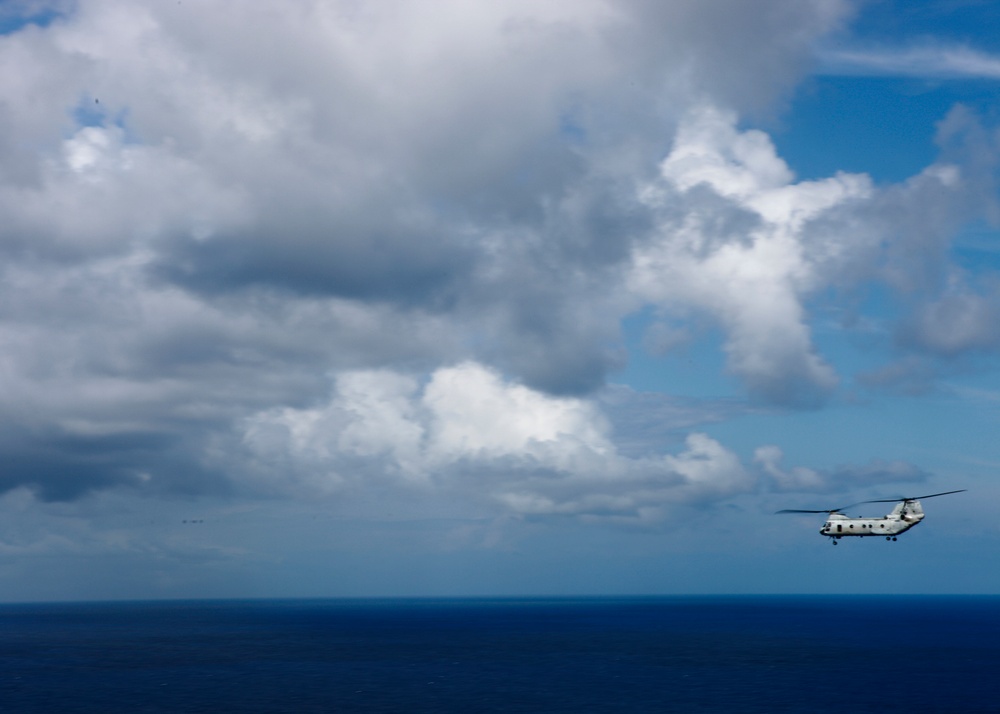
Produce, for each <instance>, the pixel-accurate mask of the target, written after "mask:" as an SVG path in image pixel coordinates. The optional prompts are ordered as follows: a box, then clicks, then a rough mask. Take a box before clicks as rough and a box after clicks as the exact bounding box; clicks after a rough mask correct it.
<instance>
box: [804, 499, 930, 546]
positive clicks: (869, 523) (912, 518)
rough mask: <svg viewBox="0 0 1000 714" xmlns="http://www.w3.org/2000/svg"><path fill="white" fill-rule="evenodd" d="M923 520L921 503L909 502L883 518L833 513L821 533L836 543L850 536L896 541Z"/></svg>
mask: <svg viewBox="0 0 1000 714" xmlns="http://www.w3.org/2000/svg"><path fill="white" fill-rule="evenodd" d="M922 520H924V509H923V508H921V506H920V501H907V502H906V503H900V504H899V505H898V506H896V508H894V509H893V510H892V513H889V514H887V515H884V516H882V517H881V518H851V517H850V516H845V515H844V514H843V513H831V514H830V515H829V516H828V517H827V520H826V523H824V524H823V527H822V528H820V529H819V532H820V535H825V536H827V537H829V538H833V539H834V542H836V541H837V540H839V539H840V538H844V537H849V536H856V537H860V538H864V537H865V536H883V537H885V538H886V539H887V540H895V536H898V535H899V534H900V533H905V532H906V531H908V530H910V529H911V528H913V526H915V525H917V524H918V523H920V521H922Z"/></svg>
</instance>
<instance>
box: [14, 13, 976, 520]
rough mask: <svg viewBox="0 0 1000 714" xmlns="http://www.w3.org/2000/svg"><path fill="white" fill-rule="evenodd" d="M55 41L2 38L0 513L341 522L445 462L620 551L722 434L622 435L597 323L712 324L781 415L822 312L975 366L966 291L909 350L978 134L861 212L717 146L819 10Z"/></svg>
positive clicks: (775, 161)
mask: <svg viewBox="0 0 1000 714" xmlns="http://www.w3.org/2000/svg"><path fill="white" fill-rule="evenodd" d="M24 7H25V8H27V9H26V10H25V12H26V13H29V14H32V13H34V14H32V16H35V15H36V14H37V12H36V9H35V8H34V6H31V7H29V6H28V5H25V6H24ZM50 7H52V8H56V9H57V10H58V12H57V13H56V14H54V15H52V16H51V17H50V18H49V19H48V20H47V21H46V22H44V23H40V24H39V25H32V24H25V25H20V26H16V29H15V30H13V31H10V32H8V33H7V34H5V35H2V36H0V68H5V69H0V94H2V95H3V96H4V97H5V98H7V101H5V102H4V103H3V106H2V107H0V208H2V210H3V212H4V216H5V221H4V225H3V226H0V254H2V256H3V258H4V260H3V261H2V267H0V277H2V280H0V344H2V346H3V350H2V352H0V376H2V380H0V390H2V397H3V399H2V403H3V404H4V405H6V406H4V407H2V408H0V419H2V425H3V427H4V433H5V434H6V436H5V437H3V438H2V439H0V452H2V454H0V455H2V456H3V457H4V460H5V463H8V464H11V466H9V467H8V468H7V469H6V470H5V471H4V473H3V474H2V480H0V489H7V490H10V489H16V488H18V487H19V486H28V487H30V488H32V489H34V491H35V492H36V493H37V494H38V495H39V496H40V497H41V498H43V499H49V500H67V499H78V498H81V497H82V496H83V495H84V494H88V493H92V492H93V491H95V490H100V489H115V488H130V489H134V490H136V491H138V492H141V493H155V494H174V495H176V494H234V493H243V492H247V491H253V492H274V493H292V492H296V493H297V492H298V491H296V489H297V488H299V487H301V490H302V492H309V493H312V492H314V491H316V490H318V491H323V492H327V491H330V492H335V493H340V492H342V491H343V490H344V489H347V490H351V489H354V490H358V489H362V488H364V485H363V484H359V482H358V481H357V479H355V478H354V476H352V474H363V475H367V476H371V477H372V480H373V482H377V483H397V482H401V483H404V484H410V486H412V485H413V484H419V483H422V482H428V481H429V482H432V483H433V482H434V477H433V474H434V473H435V469H434V468H433V465H434V464H435V463H438V464H443V465H444V466H443V467H442V468H443V471H444V472H445V475H446V476H447V478H449V479H451V480H450V481H449V483H451V484H459V483H467V482H469V481H460V480H459V479H457V474H458V472H459V471H460V470H461V469H463V468H468V470H469V471H470V473H473V474H481V475H482V479H483V480H482V482H480V483H479V485H478V486H477V488H482V489H483V492H484V493H488V494H492V496H491V498H492V499H493V500H492V501H491V503H499V502H500V500H502V499H500V497H501V496H502V495H503V494H507V496H506V497H507V498H508V507H510V508H514V506H513V505H511V504H513V503H514V502H515V501H516V502H517V503H521V504H534V505H522V506H521V507H519V508H521V511H519V512H527V511H532V512H538V513H540V512H546V511H551V512H553V513H554V512H565V513H580V514H584V513H587V514H591V515H593V514H596V513H598V512H600V511H602V509H603V511H602V512H606V513H608V514H614V515H615V516H616V517H618V516H623V515H628V517H638V515H637V514H639V512H640V510H641V509H646V508H652V509H654V510H655V509H656V508H659V507H660V506H658V505H657V504H661V505H662V503H666V502H669V501H671V499H679V500H682V501H683V500H687V501H692V500H697V499H698V498H705V499H709V498H716V497H723V496H722V495H723V494H729V493H737V492H740V489H743V488H747V487H748V485H747V484H748V481H747V480H746V479H745V477H744V476H745V475H744V474H743V473H742V472H741V470H740V469H741V468H742V467H739V466H738V460H735V461H734V458H735V457H733V455H732V453H731V452H729V451H728V450H727V449H726V448H725V447H724V446H722V445H721V444H719V443H717V442H714V441H712V440H710V439H708V437H703V436H698V435H699V434H700V428H701V424H703V423H705V422H703V421H699V419H701V418H702V417H703V416H704V417H705V419H706V420H707V421H711V419H712V418H718V417H717V416H705V414H707V413H709V412H711V414H715V415H718V414H720V413H729V412H727V411H726V410H727V409H737V410H738V409H744V408H746V407H745V405H740V406H733V405H731V404H729V405H720V404H711V405H708V406H704V405H694V406H690V405H689V406H688V407H686V408H685V409H686V410H687V411H686V412H685V416H683V417H682V416H678V420H679V422H678V423H679V424H683V427H681V426H678V427H677V428H676V429H673V428H671V429H667V431H668V432H669V433H667V434H665V435H664V434H663V428H662V427H648V426H641V425H636V421H635V420H631V421H630V420H628V419H624V418H622V417H621V411H620V410H619V412H618V413H617V419H618V421H617V424H619V425H626V426H625V427H619V431H618V432H616V431H615V428H614V427H613V426H611V425H609V422H608V421H607V420H608V419H610V418H611V417H609V416H607V414H613V412H614V410H613V409H610V408H609V409H608V411H607V414H605V413H604V411H603V409H604V407H606V406H607V405H606V403H605V404H603V405H602V403H601V402H600V398H602V397H600V396H597V395H605V397H606V395H607V392H606V391H602V390H605V387H606V383H607V381H608V379H609V375H611V374H613V373H614V371H615V370H617V369H620V368H621V367H622V366H623V365H624V364H626V362H627V359H628V355H627V353H626V351H625V348H624V346H623V339H622V334H621V330H622V319H623V318H624V317H625V316H627V315H630V314H633V313H635V312H637V311H641V310H643V309H646V308H650V307H651V308H652V309H653V311H654V312H655V314H656V315H657V318H658V319H661V328H654V329H653V330H652V331H651V332H650V340H649V342H650V344H652V345H653V348H654V349H658V350H660V351H663V350H667V349H670V348H671V347H673V346H675V345H677V344H678V343H680V342H683V341H684V340H693V339H695V338H696V337H697V334H696V333H697V332H698V328H699V327H700V326H701V325H703V324H712V325H715V326H718V327H719V328H720V329H721V330H722V331H723V332H724V335H725V350H726V354H727V360H728V367H729V369H730V371H731V372H732V373H733V374H735V375H736V376H737V377H738V378H739V379H740V380H741V381H742V383H743V384H744V385H745V386H746V388H747V390H748V391H749V392H750V393H751V395H752V396H754V397H755V398H756V399H757V400H758V402H764V403H770V404H778V405H781V406H792V407H801V406H806V407H814V406H817V405H820V404H822V403H823V402H824V400H825V399H828V398H829V397H830V395H831V393H833V392H834V391H835V389H836V387H837V385H838V383H839V379H840V377H841V375H838V374H837V373H836V371H835V369H834V367H833V365H832V364H831V362H830V361H829V359H827V358H826V357H825V356H824V355H822V354H820V351H819V350H818V348H817V347H816V345H815V340H814V337H813V328H812V324H811V315H810V305H811V303H810V301H812V300H814V299H817V296H819V295H821V294H822V293H823V291H824V290H828V289H830V288H831V287H833V286H837V287H845V288H846V289H848V290H850V289H852V288H853V287H855V286H857V285H858V284H859V283H860V282H861V281H864V280H868V279H871V278H872V276H877V277H878V278H879V279H881V280H883V281H884V282H886V283H887V284H890V285H891V286H892V287H893V289H894V290H898V291H900V292H905V291H907V290H911V291H913V294H921V295H930V296H931V297H930V298H928V299H927V300H925V301H923V302H919V304H918V303H917V302H914V306H913V308H912V310H911V311H910V313H908V314H911V315H912V319H911V321H910V323H907V324H912V325H916V326H918V327H917V328H913V331H912V334H913V335H923V337H919V338H918V337H914V338H913V340H912V343H913V344H917V343H919V344H920V345H923V348H924V349H928V347H933V348H934V349H938V350H940V351H946V349H952V350H957V351H961V350H965V349H973V348H975V346H976V345H979V346H980V348H982V346H983V345H991V344H992V342H991V341H990V340H989V339H987V340H986V341H985V342H984V341H983V338H982V334H981V332H982V330H983V329H985V327H984V325H985V324H986V323H988V316H989V315H990V314H991V313H990V309H991V308H987V305H986V303H987V302H989V301H990V300H992V297H991V295H992V294H991V293H990V292H989V291H988V290H980V291H979V292H976V291H972V292H970V291H968V290H965V291H963V290H962V289H957V290H958V292H956V294H957V295H966V296H969V295H977V296H979V298H978V299H981V300H982V301H984V302H983V305H982V309H981V310H980V311H979V312H980V313H981V314H982V315H983V316H985V317H983V319H982V320H979V321H975V324H973V325H971V326H970V327H969V329H968V330H967V331H966V332H965V333H955V334H953V335H951V336H950V337H947V336H945V335H943V333H942V334H939V335H938V337H937V340H938V341H937V342H935V341H934V339H931V337H929V336H928V335H930V334H931V333H934V330H935V329H936V328H934V325H936V324H938V323H940V322H941V320H943V319H944V318H943V317H935V316H937V315H939V314H940V315H944V314H945V313H947V309H946V308H945V307H940V308H937V312H935V309H934V308H933V307H932V306H933V305H935V304H937V303H935V302H934V300H935V299H937V298H940V297H941V296H940V294H939V293H935V292H934V290H935V289H938V288H939V287H940V285H938V288H935V287H934V285H935V284H934V283H933V281H934V279H935V276H936V278H937V279H940V274H941V272H942V271H941V268H940V266H941V264H942V262H947V261H942V260H941V255H942V253H943V252H946V251H947V246H948V241H949V240H950V236H951V235H953V232H954V231H953V229H954V227H955V225H958V224H957V223H956V220H957V219H955V218H954V216H956V215H958V214H960V213H961V211H960V210H959V208H960V207H968V206H969V205H970V204H969V203H964V204H962V203H961V202H959V201H958V200H957V199H956V198H955V197H956V196H959V195H966V196H968V195H970V191H971V189H973V188H975V189H976V191H973V192H972V193H974V194H975V196H976V201H977V203H975V208H976V210H978V211H979V212H980V213H981V212H982V204H983V203H984V202H986V201H987V198H986V196H987V194H988V193H989V191H988V190H987V188H983V187H984V186H987V177H988V176H989V175H990V169H989V166H987V165H982V164H976V163H975V161H976V159H975V158H974V157H975V156H977V155H978V154H976V152H975V151H973V148H974V146H978V145H979V144H981V143H982V142H985V141H986V140H987V139H988V132H985V134H983V132H980V133H976V129H975V126H980V128H982V125H981V123H979V124H977V123H976V122H975V121H973V120H972V119H970V118H969V117H964V118H963V116H959V115H957V114H956V115H954V116H952V117H951V118H950V119H949V120H948V121H947V122H946V125H945V126H944V127H943V129H942V150H943V152H944V153H945V154H948V156H949V159H948V161H947V162H945V161H942V162H941V164H940V165H937V166H935V167H931V169H929V170H928V171H927V172H925V173H924V174H921V175H920V176H918V177H914V179H913V180H911V181H910V182H908V183H907V184H905V185H902V186H898V187H889V188H886V189H879V188H876V187H874V186H873V185H872V183H871V182H870V181H869V180H868V179H867V177H864V176H859V175H851V174H837V175H835V176H833V177H830V178H827V179H823V180H818V181H797V180H796V179H795V177H794V176H793V174H792V172H791V170H790V169H789V167H788V166H787V165H786V164H785V162H784V161H783V160H782V159H781V157H780V156H778V154H777V152H776V151H775V148H774V146H773V144H772V142H771V141H770V139H769V137H768V136H767V135H766V134H764V133H762V132H760V131H756V130H747V129H745V128H742V127H741V124H740V119H739V117H740V116H742V115H744V114H745V113H746V112H751V111H756V110H760V109H761V108H764V107H767V106H770V105H771V104H772V103H773V101H774V100H775V99H776V98H779V97H781V96H783V95H784V94H785V93H787V92H789V91H790V90H791V89H792V88H793V87H794V85H795V82H796V81H798V79H799V78H801V76H802V75H803V73H804V72H805V71H807V70H808V67H809V62H810V57H811V54H812V47H813V45H814V44H815V42H816V40H817V38H819V37H821V36H823V35H824V34H826V33H829V32H831V31H833V30H835V29H837V28H838V27H840V26H841V24H842V23H843V21H844V20H845V18H846V17H847V16H848V15H849V13H850V7H849V4H848V3H845V2H839V1H836V0H812V1H810V2H801V1H800V0H796V1H794V2H793V1H792V0H787V1H780V2H772V3H767V4H766V5H765V6H762V7H751V6H750V5H748V4H747V3H745V2H742V1H738V0H728V1H726V2H721V3H712V4H705V3H701V2H693V1H692V2H672V3H669V4H666V5H664V4H662V3H647V2H641V1H639V0H634V1H630V0H622V1H621V2H610V1H608V2H605V1H598V0H594V1H592V2H586V3H579V2H573V3H569V2H559V1H553V2H547V3H535V2H520V1H512V2H507V3H492V4H490V5H489V6H485V5H470V4H468V3H465V2H458V1H455V2H445V3H440V2H433V3H431V2H419V1H413V2H399V3H388V4H380V5H377V6H365V7H362V6H359V5H357V4H356V3H353V2H333V3H327V2H311V1H308V0H294V1H292V2H288V3H283V4H282V5H281V7H280V9H278V7H277V6H270V5H266V4H264V5H257V4H255V5H254V6H253V7H252V8H242V7H241V9H240V12H234V11H233V5H232V4H231V3H228V2H221V1H219V2H202V3H183V4H179V5H178V4H173V3H168V4H164V3H157V2H119V1H117V0H95V1H94V2H87V3H79V4H76V5H63V4H57V5H52V6H50ZM963 137H966V138H963ZM968 137H971V138H968ZM980 140H982V141H980ZM983 145H985V144H983ZM977 167H978V168H977ZM976 171H978V173H976ZM942 207H943V208H942ZM944 209H947V210H944ZM942 214H944V215H945V216H946V218H945V219H938V218H937V216H939V215H942ZM897 219H899V220H897ZM894 231H895V233H894ZM886 256H888V258H886ZM913 266H916V268H919V269H920V270H923V271H924V273H926V275H925V276H923V277H920V278H919V279H918V278H915V277H913V276H915V275H917V273H918V272H919V271H918V270H916V269H914V270H910V267H913ZM945 272H946V271H945ZM967 299H971V298H967ZM943 304H944V303H942V305H943ZM919 326H924V327H919ZM918 328H919V329H918ZM935 334H936V333H935ZM946 337H947V339H946ZM935 345H936V347H935ZM947 345H951V347H950V348H949V347H946V346H947ZM455 365H465V367H461V368H459V367H455ZM501 375H502V376H501ZM425 380H426V382H425ZM331 382H332V383H333V384H334V385H336V392H335V396H334V398H332V399H331V398H330V395H329V385H330V383H331ZM456 385H458V386H456ZM462 389H465V390H468V394H470V395H471V394H474V395H476V398H477V399H480V400H481V401H482V403H483V404H488V405H491V408H490V409H483V408H480V407H479V406H476V405H475V404H472V403H467V402H464V401H463V400H462V399H461V398H459V396H457V395H458V393H459V391H461V390H462ZM639 401H641V400H639ZM661 406H662V405H661ZM675 406H676V404H673V405H671V407H672V408H673V407H675ZM685 409H681V411H682V412H684V411H685ZM702 409H704V412H703V411H701V410H702ZM546 429H549V431H546ZM553 429H554V430H555V431H552V430H553ZM633 429H634V431H632V430H633ZM329 434H333V435H335V437H336V438H334V439H332V440H331V439H328V438H326V435H329ZM660 435H664V436H665V437H666V438H667V439H668V443H669V444H670V445H671V446H676V445H677V444H679V443H684V444H686V445H685V446H683V447H679V448H680V451H676V450H675V453H673V454H672V455H669V456H666V455H664V454H663V446H662V444H661V445H657V444H656V443H655V439H656V437H658V436H660ZM685 439H689V440H688V441H684V440H685ZM706 439H708V440H707V441H706ZM463 464H464V465H465V466H463ZM282 469H285V470H286V471H285V473H287V474H288V478H289V479H290V480H291V481H292V482H293V485H292V486H291V487H288V488H285V487H283V486H281V485H280V484H276V483H275V480H274V478H273V474H274V473H280V472H282ZM382 470H384V471H385V473H381V474H380V472H381V471H382ZM508 472H510V473H514V474H516V478H510V479H507V478H505V477H504V474H505V473H508ZM577 472H579V473H578V478H568V477H567V475H568V474H571V473H577ZM453 476H454V477H455V478H452V477H453ZM613 478H620V482H616V481H613ZM751 480H752V479H751ZM294 484H299V486H295V485H294ZM456 488H458V486H456ZM712 494H714V495H712ZM498 499H500V500H498ZM510 499H514V501H510ZM517 499H523V500H520V501H518V500H517ZM587 499H590V500H587ZM601 499H605V500H604V501H601ZM598 501H601V503H598ZM544 504H549V505H544ZM514 510H517V508H514Z"/></svg>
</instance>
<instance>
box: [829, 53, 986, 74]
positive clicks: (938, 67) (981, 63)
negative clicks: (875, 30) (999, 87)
mask: <svg viewBox="0 0 1000 714" xmlns="http://www.w3.org/2000/svg"><path fill="white" fill-rule="evenodd" d="M819 72H820V73H821V74H831V75H839V74H847V75H867V76H877V77H886V76H888V77H920V78H926V79H987V80H997V79H1000V57H997V56H996V55H992V54H990V53H988V52H983V51H981V50H977V49H974V48H972V47H967V46H962V45H959V46H952V47H948V46H941V45H928V46H921V47H900V48H879V49H837V50H827V51H825V52H823V53H821V54H820V70H819Z"/></svg>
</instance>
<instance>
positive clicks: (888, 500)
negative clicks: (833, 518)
mask: <svg viewBox="0 0 1000 714" xmlns="http://www.w3.org/2000/svg"><path fill="white" fill-rule="evenodd" d="M967 490H968V489H965V488H960V489H958V490H957V491H944V492H942V493H932V494H929V495H927V496H911V497H909V498H880V499H879V500H877V501H862V502H861V503H899V502H901V501H919V500H920V499H922V498H934V497H936V496H947V495H948V494H951V493H962V492H964V491H967ZM857 505H860V504H857Z"/></svg>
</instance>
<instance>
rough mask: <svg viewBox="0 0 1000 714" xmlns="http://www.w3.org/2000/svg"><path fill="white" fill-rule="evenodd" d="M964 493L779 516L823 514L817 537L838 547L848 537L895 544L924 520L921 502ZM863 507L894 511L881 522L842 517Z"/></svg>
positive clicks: (895, 499)
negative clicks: (883, 506)
mask: <svg viewBox="0 0 1000 714" xmlns="http://www.w3.org/2000/svg"><path fill="white" fill-rule="evenodd" d="M965 490H966V489H964V488H963V489H959V490H958V491H945V492H943V493H932V494H930V495H927V496H914V497H913V498H884V499H878V500H875V501H861V502H859V503H852V504H851V505H850V506H841V507H840V508H827V509H820V510H815V511H807V510H800V509H793V508H786V509H784V510H781V511H778V513H826V514H828V515H827V519H826V523H824V524H823V527H822V528H820V529H819V533H820V535H824V536H827V537H828V538H830V540H831V541H832V542H833V544H834V545H837V541H839V540H840V539H841V538H844V537H847V536H858V537H860V538H864V537H866V536H867V537H871V536H884V537H885V539H886V540H896V536H898V535H900V534H901V533H905V532H906V531H908V530H910V529H911V528H913V526H915V525H917V524H918V523H920V521H922V520H924V509H923V507H922V506H921V505H920V499H922V498H936V497H938V496H947V495H948V494H951V493H962V492H963V491H965ZM865 503H895V504H896V507H895V508H893V509H892V512H891V513H888V514H886V515H884V516H882V517H881V518H851V517H850V516H846V515H844V513H843V511H844V510H846V509H848V508H853V507H854V506H860V505H862V504H865Z"/></svg>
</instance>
